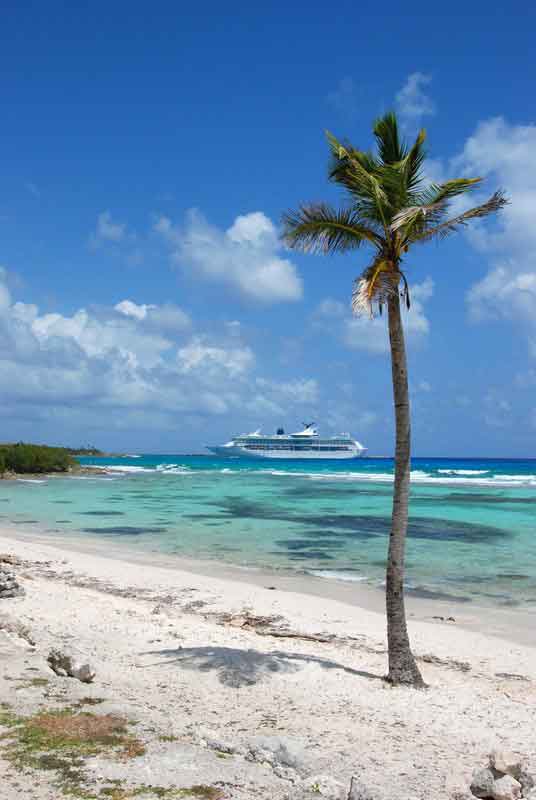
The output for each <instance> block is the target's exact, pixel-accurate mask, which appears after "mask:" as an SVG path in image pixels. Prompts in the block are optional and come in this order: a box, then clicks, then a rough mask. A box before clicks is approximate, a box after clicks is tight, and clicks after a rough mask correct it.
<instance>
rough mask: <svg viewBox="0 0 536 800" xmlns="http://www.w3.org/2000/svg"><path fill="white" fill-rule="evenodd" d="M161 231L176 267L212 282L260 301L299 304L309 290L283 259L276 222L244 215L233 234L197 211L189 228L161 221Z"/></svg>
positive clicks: (158, 226) (188, 221)
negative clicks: (223, 284) (296, 302)
mask: <svg viewBox="0 0 536 800" xmlns="http://www.w3.org/2000/svg"><path fill="white" fill-rule="evenodd" d="M154 229H155V231H156V232H157V233H158V234H159V235H160V236H162V237H163V239H164V240H165V241H166V242H167V243H168V244H169V245H170V247H171V254H172V259H173V261H174V262H175V263H177V264H179V265H181V266H182V267H184V268H185V269H188V270H189V271H190V272H191V273H192V274H194V275H196V276H202V277H203V278H205V279H206V280H211V281H216V282H219V283H226V284H227V285H229V286H231V287H232V288H233V289H235V290H238V291H239V292H240V293H241V294H243V295H244V296H246V297H248V298H251V299H253V300H256V301H260V302H265V303H274V302H281V301H296V300H299V299H300V298H301V297H302V295H303V286H302V281H301V279H300V277H299V276H298V274H297V271H296V267H295V266H294V264H293V263H292V262H291V261H289V260H288V259H287V258H284V257H282V253H283V249H282V245H281V242H280V240H279V237H278V233H277V230H276V228H275V226H274V224H273V222H272V221H271V220H270V219H269V218H268V217H267V216H266V215H265V214H263V213H262V212H260V211H257V212H253V213H250V214H245V215H241V216H238V217H237V218H236V219H235V221H234V222H233V224H232V225H231V226H230V227H229V228H227V230H221V229H220V228H217V227H216V226H214V225H211V224H210V223H209V222H208V221H207V220H206V219H205V217H203V215H202V214H201V213H200V212H199V211H196V210H191V211H189V212H188V214H187V217H186V221H185V224H184V225H175V224H173V223H172V221H171V220H170V219H169V218H168V217H161V218H160V219H159V220H158V221H157V222H156V224H155V226H154Z"/></svg>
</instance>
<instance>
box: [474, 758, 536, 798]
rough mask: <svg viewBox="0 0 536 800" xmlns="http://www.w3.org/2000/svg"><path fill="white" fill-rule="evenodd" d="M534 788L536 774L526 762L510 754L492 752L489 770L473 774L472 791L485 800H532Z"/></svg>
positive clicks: (475, 795) (535, 794)
mask: <svg viewBox="0 0 536 800" xmlns="http://www.w3.org/2000/svg"><path fill="white" fill-rule="evenodd" d="M535 784H536V777H535V775H534V772H533V771H532V770H531V768H530V766H529V765H528V764H527V763H526V762H525V761H523V759H521V758H520V757H519V756H518V755H516V754H515V753H512V752H509V751H507V750H493V752H492V753H490V755H489V760H488V766H487V767H484V768H483V769H482V768H480V769H476V770H475V772H474V773H473V778H472V780H471V786H470V790H471V794H472V796H473V797H479V798H482V800H520V798H530V800H533V798H536V791H535V788H534V787H535Z"/></svg>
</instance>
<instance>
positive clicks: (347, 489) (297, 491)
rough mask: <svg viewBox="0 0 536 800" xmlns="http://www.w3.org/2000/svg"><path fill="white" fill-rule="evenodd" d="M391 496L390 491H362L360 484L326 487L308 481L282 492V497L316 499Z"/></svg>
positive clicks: (379, 489)
mask: <svg viewBox="0 0 536 800" xmlns="http://www.w3.org/2000/svg"><path fill="white" fill-rule="evenodd" d="M389 494H392V490H389V489H381V488H378V489H368V488H367V489H363V488H361V485H360V484H352V485H351V486H332V485H329V486H326V485H320V486H319V485H318V482H316V481H310V482H309V481H308V482H307V483H306V484H300V485H299V486H290V487H287V488H286V489H285V491H284V495H285V496H286V497H293V498H297V499H300V498H304V499H309V498H318V497H333V498H337V497H355V498H358V497H363V496H367V495H372V496H373V497H380V496H385V495H389Z"/></svg>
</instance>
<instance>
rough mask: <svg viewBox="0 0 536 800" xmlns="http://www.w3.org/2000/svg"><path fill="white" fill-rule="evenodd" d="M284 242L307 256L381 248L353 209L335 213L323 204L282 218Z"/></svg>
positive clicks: (378, 241) (372, 232)
mask: <svg viewBox="0 0 536 800" xmlns="http://www.w3.org/2000/svg"><path fill="white" fill-rule="evenodd" d="M283 240H284V241H285V242H286V244H288V246H289V247H295V248H299V249H300V250H303V251H304V252H308V253H315V252H316V253H318V252H320V253H336V252H346V251H347V250H355V249H356V248H358V247H360V246H361V245H362V244H363V243H364V242H369V243H370V244H373V245H375V246H376V247H379V246H381V238H380V237H379V236H378V234H377V233H376V232H375V231H374V230H372V228H370V227H369V226H367V225H366V224H364V223H363V222H362V220H361V218H360V217H359V215H358V214H357V213H356V212H355V211H354V210H353V209H341V210H337V209H334V208H332V207H331V206H329V205H326V204H325V203H319V204H316V205H308V206H301V207H300V208H299V209H298V211H289V212H287V213H286V214H285V215H284V216H283Z"/></svg>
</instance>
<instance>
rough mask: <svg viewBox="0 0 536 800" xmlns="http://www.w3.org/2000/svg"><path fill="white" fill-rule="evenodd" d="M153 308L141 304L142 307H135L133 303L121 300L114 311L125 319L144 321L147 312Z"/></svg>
mask: <svg viewBox="0 0 536 800" xmlns="http://www.w3.org/2000/svg"><path fill="white" fill-rule="evenodd" d="M154 307H155V306H152V305H150V306H149V305H147V304H146V303H143V305H140V306H139V305H137V304H136V303H133V302H132V300H121V302H120V303H117V304H116V305H115V306H114V308H115V310H116V311H119V312H120V313H121V314H124V315H125V316H126V317H135V318H136V319H145V317H146V316H147V311H148V310H149V309H151V308H154Z"/></svg>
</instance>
